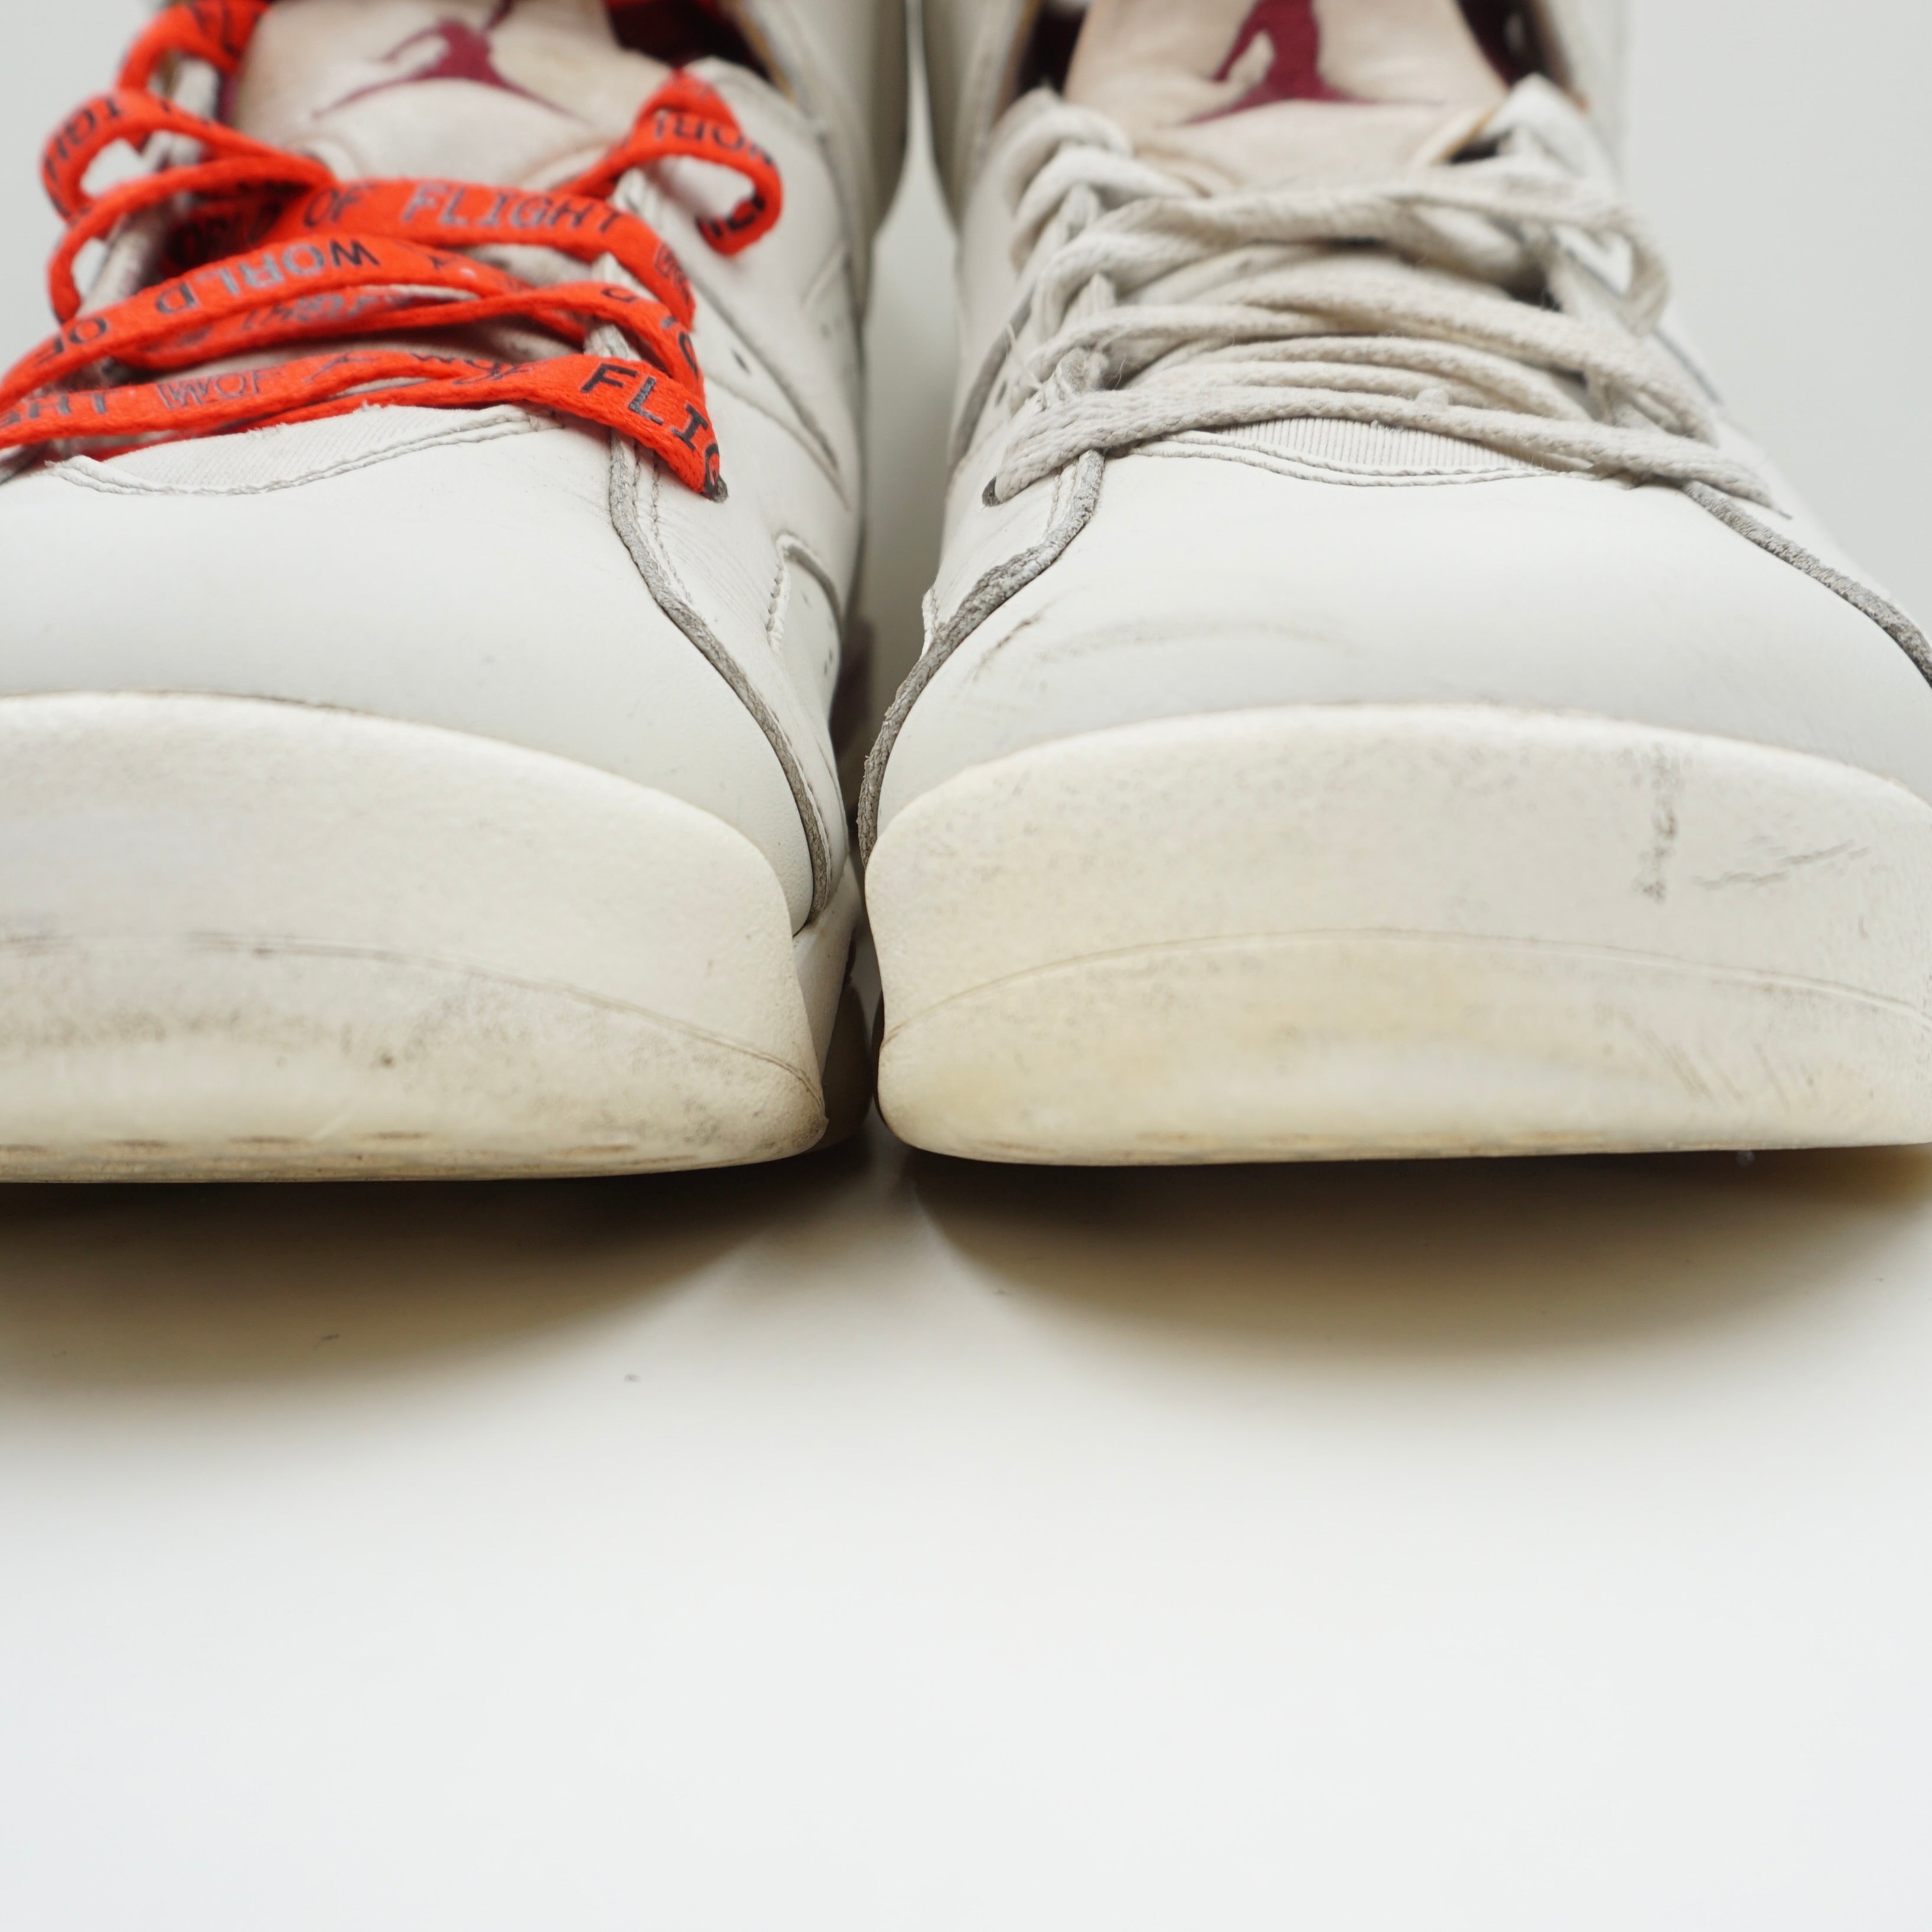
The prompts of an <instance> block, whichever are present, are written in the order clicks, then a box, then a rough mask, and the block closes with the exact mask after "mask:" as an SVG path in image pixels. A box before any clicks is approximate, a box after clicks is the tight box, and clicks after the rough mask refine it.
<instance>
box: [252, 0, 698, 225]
mask: <svg viewBox="0 0 1932 1932" xmlns="http://www.w3.org/2000/svg"><path fill="white" fill-rule="evenodd" d="M668 72H669V69H667V68H665V67H664V66H662V65H660V64H659V63H658V62H655V61H653V60H649V59H646V58H645V57H644V56H643V55H641V54H635V53H631V52H626V51H625V49H623V48H622V47H620V46H618V44H617V43H616V39H615V37H613V34H612V33H611V31H610V17H609V15H608V13H607V12H606V10H605V7H604V0H278V4H277V5H275V6H274V7H272V8H271V9H270V10H269V12H268V13H266V15H264V16H263V20H262V23H261V25H260V27H258V28H257V29H256V32H255V37H254V41H253V42H252V43H251V46H250V47H249V49H248V58H247V60H246V62H245V63H244V65H243V66H242V71H241V73H240V74H239V75H238V76H237V77H236V85H235V88H234V91H233V100H232V102H231V104H230V110H229V118H231V119H232V120H233V122H234V124H236V126H237V127H239V128H240V129H241V130H242V131H243V132H244V133H248V134H253V135H254V136H257V138H258V139H263V140H266V141H272V142H274V143H275V145H277V146H278V147H284V148H294V149H296V150H298V151H301V152H303V153H306V154H313V155H314V156H315V157H316V158H317V159H318V160H322V161H324V162H326V163H328V164H329V166H330V167H332V168H333V169H335V172H336V173H337V174H338V175H341V176H343V177H344V178H350V177H353V176H356V175H434V176H452V177H457V178H461V179H463V180H466V181H493V182H498V183H501V184H503V185H505V186H506V187H511V186H515V187H522V186H533V185H534V186H541V185H544V184H547V183H549V182H552V181H560V180H563V179H565V178H568V176H569V175H572V174H574V173H575V172H578V171H579V170H580V169H582V168H584V167H586V166H589V164H590V163H592V161H594V160H596V159H597V158H598V156H600V155H601V154H603V153H604V151H606V150H607V148H610V146H611V145H613V143H615V142H617V141H618V140H620V139H622V137H623V136H625V134H626V133H628V132H629V131H630V128H631V123H632V121H634V119H635V118H636V116H637V110H638V109H639V107H641V106H642V105H643V103H644V101H646V99H647V98H649V96H650V95H652V93H653V92H655V90H656V89H657V88H658V86H660V85H661V83H663V81H664V77H665V76H666V74H667V73H668Z"/></svg>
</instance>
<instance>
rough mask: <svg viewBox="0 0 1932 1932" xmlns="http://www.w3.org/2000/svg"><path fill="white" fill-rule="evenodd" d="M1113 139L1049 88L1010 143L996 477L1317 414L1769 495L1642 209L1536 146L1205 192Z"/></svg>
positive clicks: (1751, 498)
mask: <svg viewBox="0 0 1932 1932" xmlns="http://www.w3.org/2000/svg"><path fill="white" fill-rule="evenodd" d="M1124 143H1125V137H1124V136H1123V135H1122V134H1121V132H1120V130H1118V128H1115V127H1114V126H1113V125H1112V123H1110V122H1108V121H1106V120H1105V119H1104V118H1103V117H1102V116H1100V115H1096V114H1094V113H1091V111H1089V110H1078V109H1070V108H1066V107H1059V106H1057V105H1056V106H1053V107H1046V108H1043V110H1042V111H1040V113H1038V114H1037V115H1036V116H1035V117H1034V121H1033V124H1031V126H1030V127H1028V130H1027V131H1026V133H1025V135H1024V136H1022V139H1021V141H1020V142H1019V145H1018V147H1017V148H1016V155H1015V161H1014V175H1013V181H1012V195H1013V202H1014V205H1015V207H1016V223H1017V224H1018V226H1019V231H1020V240H1019V241H1018V242H1016V253H1018V251H1019V248H1020V247H1021V245H1022V243H1023V244H1024V245H1025V250H1026V254H1025V260H1027V261H1028V262H1030V263H1031V264H1032V265H1033V266H1032V271H1031V284H1030V287H1029V290H1028V295H1027V297H1026V299H1025V302H1024V303H1023V304H1022V308H1021V309H1020V311H1019V314H1018V315H1017V316H1016V318H1015V320H1014V323H1013V326H1011V328H1010V329H1009V331H1008V332H1007V334H1006V335H1004V337H1003V338H1001V340H1000V341H998V343H996V344H995V345H994V347H993V349H992V353H991V354H990V356H989V359H988V362H987V365H986V368H984V369H983V371H982V374H981V380H980V382H979V383H977V384H976V385H975V386H974V389H973V390H972V391H971V392H970V400H969V404H968V410H967V412H966V413H965V416H964V417H963V418H962V422H961V424H960V426H959V429H960V435H961V437H962V439H963V438H969V437H974V436H976V435H977V434H978V433H979V432H980V430H981V428H983V425H984V419H985V416H986V408H987V405H988V404H989V402H990V401H991V400H992V396H993V395H994V394H995V378H996V377H997V375H998V371H999V370H1000V369H1001V368H1010V369H1012V370H1013V372H1014V380H1011V381H1010V382H1009V383H1008V384H1007V386H1006V401H1007V410H1008V413H1009V414H1010V415H1012V416H1019V417H1020V418H1021V419H1022V420H1021V422H1020V424H1019V428H1018V430H1017V432H1016V434H1015V435H1014V436H1013V439H1012V440H1011V442H1010V445H1009V446H1008V448H1007V450H1006V452H1005V453H1004V458H1003V460H1002V462H1001V467H1000V470H999V473H998V476H997V478H995V481H994V484H993V485H992V488H991V490H990V491H989V495H990V496H992V498H993V499H995V500H1005V499H1010V497H1012V496H1016V495H1017V494H1018V493H1019V492H1020V491H1021V490H1025V489H1027V488H1029V487H1031V485H1032V484H1035V483H1037V482H1039V481H1042V480H1043V479H1044V478H1046V477H1048V476H1051V475H1057V474H1058V473H1059V472H1061V471H1062V470H1064V469H1066V468H1067V466H1068V465H1069V464H1070V463H1073V462H1074V461H1076V460H1077V459H1078V458H1080V457H1081V456H1082V455H1087V454H1088V453H1099V454H1100V455H1118V454H1120V453H1121V452H1124V451H1127V450H1129V449H1133V448H1135V447H1137V446H1139V445H1141V444H1143V443H1148V442H1151V441H1154V440H1158V439H1160V438H1163V437H1172V436H1175V435H1181V434H1188V433H1190V432H1197V431H1214V430H1224V429H1229V428H1238V427H1244V426H1247V425H1253V424H1257V423H1262V422H1279V421H1282V420H1284V419H1291V418H1318V419H1331V420H1337V421H1346V422H1364V423H1376V424H1380V425H1384V426H1385V427H1387V428H1393V429H1407V430H1418V431H1426V432H1429V433H1432V434H1437V435H1442V436H1448V437H1454V438H1456V439H1457V440H1460V441H1463V442H1467V443H1476V444H1478V445H1481V446H1484V447H1487V448H1490V449H1496V450H1498V451H1499V452H1502V453H1504V454H1505V455H1510V456H1513V457H1516V458H1520V459H1522V460H1527V461H1530V462H1534V463H1538V464H1540V465H1542V466H1546V467H1549V468H1553V469H1571V470H1577V471H1582V472H1588V473H1590V474H1594V475H1616V476H1622V477H1628V478H1633V479H1634V480H1638V481H1656V482H1663V483H1670V484H1680V485H1683V484H1692V483H1699V484H1709V485H1711V486H1712V487H1715V488H1717V489H1719V490H1723V491H1724V492H1726V493H1728V494H1730V495H1733V496H1738V497H1740V498H1742V499H1745V500H1746V501H1748V502H1757V503H1765V502H1769V496H1768V495H1767V493H1766V490H1765V487H1764V485H1763V483H1762V482H1761V481H1760V479H1759V478H1757V476H1756V475H1754V473H1753V472H1751V471H1750V470H1749V469H1748V468H1747V467H1746V466H1745V465H1743V464H1742V463H1739V462H1738V461H1736V460H1734V459H1733V458H1731V457H1730V456H1729V455H1726V454H1725V453H1724V452H1722V451H1721V449H1718V446H1717V439H1718V434H1719V430H1718V421H1717V417H1716V414H1715V410H1713V408H1712V405H1711V403H1710V401H1709V398H1707V397H1706V395H1704V394H1703V392H1701V391H1700V389H1699V388H1698V386H1697V384H1696V383H1694V381H1693V380H1691V377H1689V376H1688V374H1686V373H1685V371H1684V370H1683V369H1682V367H1681V365H1679V364H1678V363H1677V362H1676V360H1675V359H1673V357H1671V356H1670V355H1668V354H1667V353H1665V351H1664V350H1663V348H1662V347H1661V345H1660V344H1658V341H1657V340H1656V338H1655V330H1656V328H1657V326H1658V322H1659V321H1660V320H1661V317H1662V316H1663V314H1664V309H1665V308H1666V305H1667V303H1668V301H1669V296H1670V288H1669V282H1668V278H1667V275H1666V272H1665V270H1664V265H1663V263H1662V260H1661V257H1660V256H1659V254H1658V251H1657V249H1656V248H1655V246H1654V245H1653V244H1652V242H1651V240H1650V239H1649V235H1648V233H1646V230H1645V229H1644V228H1643V225H1642V224H1641V223H1640V222H1639V221H1638V220H1637V218H1636V217H1634V215H1633V214H1631V212H1630V211H1628V209H1627V208H1624V207H1623V206H1622V205H1621V204H1620V203H1619V202H1617V201H1616V200H1615V199H1613V197H1611V196H1610V195H1608V194H1607V193H1605V192H1604V191H1603V190H1601V188H1599V187H1596V186H1594V185H1592V184H1590V183H1589V182H1587V181H1582V180H1579V179H1577V178H1574V177H1573V176H1572V175H1570V174H1568V173H1567V172H1562V171H1561V170H1560V169H1557V168H1556V167H1555V166H1553V165H1551V164H1550V163H1548V162H1547V160H1543V159H1541V158H1540V157H1539V156H1538V153H1537V151H1535V149H1534V148H1533V147H1532V145H1530V144H1529V143H1527V142H1525V143H1523V144H1522V145H1521V146H1520V148H1512V145H1511V142H1510V141H1509V139H1508V138H1507V137H1506V138H1505V145H1504V151H1502V153H1500V154H1497V155H1496V156H1494V157H1490V158H1484V159H1478V160H1470V161H1466V162H1464V163H1460V164H1457V165H1456V166H1447V167H1434V168H1430V169H1418V170H1416V171H1415V172H1411V173H1408V174H1405V175H1399V176H1397V177H1394V178H1391V179H1390V180H1388V181H1381V182H1376V183H1370V184H1363V185H1353V184H1351V185H1346V186H1332V187H1328V186H1325V187H1283V188H1274V189H1266V190H1251V191H1246V192H1243V193H1236V194H1225V195H1208V194H1204V193H1200V192H1199V191H1198V190H1195V189H1193V188H1191V187H1187V185H1186V184H1182V183H1181V182H1178V181H1175V180H1172V178H1169V177H1167V176H1165V175H1161V174H1160V173H1159V172H1158V171H1157V170H1155V169H1151V168H1150V167H1148V166H1147V165H1146V164H1145V163H1142V162H1139V161H1137V160H1133V158H1132V157H1131V156H1130V155H1128V154H1126V153H1125V151H1124ZM963 453H964V451H963V449H962V448H960V447H959V446H956V455H963Z"/></svg>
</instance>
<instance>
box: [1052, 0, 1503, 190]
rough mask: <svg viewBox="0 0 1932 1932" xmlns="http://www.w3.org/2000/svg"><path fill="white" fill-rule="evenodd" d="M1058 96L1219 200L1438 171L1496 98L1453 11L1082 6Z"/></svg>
mask: <svg viewBox="0 0 1932 1932" xmlns="http://www.w3.org/2000/svg"><path fill="white" fill-rule="evenodd" d="M1504 95H1505V89H1504V86H1503V83H1502V80H1500V78H1499V77H1498V75H1497V74H1496V71H1495V70H1494V69H1493V68H1492V67H1491V66H1490V64H1489V62H1488V61H1487V58H1485V57H1484V53H1483V51H1482V49H1481V46H1480V45H1479V44H1478V41H1477V40H1476V37H1475V34H1473V33H1472V31H1470V28H1469V24H1468V23H1467V22H1466V20H1464V18H1463V12H1462V9H1461V7H1460V6H1459V5H1457V0H1188V3H1187V5H1175V4H1174V0H1094V5H1093V7H1092V8H1091V11H1090V12H1089V13H1088V17H1087V21H1086V24H1085V26H1084V27H1083V28H1082V31H1081V35H1080V40H1079V45H1078V46H1077V47H1076V49H1075V52H1074V57H1073V67H1072V69H1071V71H1070V72H1069V74H1068V76H1067V98H1068V99H1069V100H1070V101H1073V102H1074V103H1076V104H1078V105H1081V106H1085V107H1097V108H1098V109H1100V110H1101V112H1103V113H1106V114H1108V115H1112V117H1113V118H1115V120H1117V121H1119V122H1120V123H1121V125H1122V126H1123V127H1125V128H1126V129H1127V132H1128V133H1130V135H1132V136H1133V138H1134V140H1135V142H1136V145H1137V146H1138V147H1139V148H1140V149H1141V151H1142V152H1143V153H1144V154H1147V155H1148V157H1149V158H1150V159H1151V160H1160V161H1163V162H1165V163H1168V164H1169V165H1172V166H1175V167H1176V168H1177V169H1179V170H1180V171H1181V172H1183V173H1185V174H1187V175H1190V176H1192V177H1193V178H1198V179H1199V180H1201V181H1202V183H1203V184H1204V185H1208V186H1212V187H1225V186H1234V185H1256V184H1264V183H1270V182H1276V181H1289V180H1303V179H1316V178H1349V177H1352V176H1359V175H1363V174H1364V173H1369V174H1375V173H1382V172H1388V171H1389V170H1390V169H1394V168H1398V167H1402V166H1409V165H1412V164H1413V163H1418V162H1422V161H1430V160H1439V159H1440V158H1442V156H1443V155H1445V154H1448V153H1449V152H1451V151H1454V148H1456V147H1457V146H1458V145H1460V144H1461V143H1462V142H1463V141H1464V140H1466V139H1468V137H1469V134H1470V133H1472V131H1473V130H1474V129H1475V127H1477V126H1478V125H1479V124H1481V121H1482V119H1483V118H1484V117H1485V116H1486V115H1487V114H1489V113H1490V112H1492V111H1493V110H1494V109H1495V108H1496V106H1497V105H1498V104H1500V102H1501V101H1502V99H1503V98H1504Z"/></svg>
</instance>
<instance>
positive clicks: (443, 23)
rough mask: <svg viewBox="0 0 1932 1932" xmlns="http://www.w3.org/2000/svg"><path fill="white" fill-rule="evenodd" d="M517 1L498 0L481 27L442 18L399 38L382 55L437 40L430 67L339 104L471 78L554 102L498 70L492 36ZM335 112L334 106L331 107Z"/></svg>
mask: <svg viewBox="0 0 1932 1932" xmlns="http://www.w3.org/2000/svg"><path fill="white" fill-rule="evenodd" d="M516 5H517V0H496V8H495V10H494V11H493V12H492V13H491V14H490V17H489V19H488V20H485V21H484V23H483V25H482V26H481V28H476V27H472V26H470V24H469V22H468V21H466V20H449V19H447V18H446V19H443V20H439V21H437V23H436V24H435V25H434V26H431V27H425V28H423V29H422V31H421V32H419V33H414V34H411V35H410V37H409V38H408V39H407V40H399V41H398V42H397V43H396V44H395V46H393V47H392V48H391V49H389V52H387V53H386V54H385V55H383V59H385V60H395V59H397V58H399V57H400V56H401V55H404V54H406V53H407V52H409V50H410V48H412V47H413V46H418V45H419V44H420V43H422V42H423V41H425V40H428V41H431V42H433V43H434V44H435V46H436V48H437V52H435V54H434V55H433V56H432V57H431V59H430V61H429V62H428V65H426V66H423V67H419V68H416V70H415V71H413V72H412V73H410V74H404V75H401V77H398V79H396V80H379V81H376V82H374V83H372V84H371V86H368V87H359V88H358V89H356V92H354V93H353V94H346V95H344V96H343V98H341V100H340V101H337V102H336V103H335V107H347V106H348V105H349V104H350V101H362V100H364V99H366V98H368V96H369V95H372V94H386V93H387V92H389V90H390V89H392V88H394V87H413V86H416V83H418V82H419V81H425V80H467V81H470V82H472V83H475V85H476V86H478V87H493V88H496V89H498V90H499V92H502V93H504V94H519V95H522V96H523V98H524V99H525V100H526V101H535V102H536V104H537V105H538V107H549V106H550V105H551V104H550V102H549V101H545V100H544V98H542V96H541V95H535V94H532V92H530V91H529V89H528V88H526V87H519V86H517V83H515V82H514V81H513V80H507V79H506V78H505V77H504V76H503V75H502V74H499V72H498V71H497V69H496V56H495V55H493V53H492V52H490V35H491V34H493V33H494V32H495V31H496V29H497V28H499V27H500V26H502V24H503V23H504V22H505V20H508V18H509V17H510V15H511V13H512V12H513V11H514V10H515V7H516ZM328 111H329V112H330V113H334V112H335V108H331V109H330V110H328Z"/></svg>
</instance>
